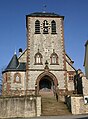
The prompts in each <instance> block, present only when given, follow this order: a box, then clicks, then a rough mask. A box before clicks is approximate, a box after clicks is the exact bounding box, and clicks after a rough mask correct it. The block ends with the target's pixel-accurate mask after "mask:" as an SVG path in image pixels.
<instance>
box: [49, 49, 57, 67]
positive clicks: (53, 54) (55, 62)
mask: <svg viewBox="0 0 88 119" xmlns="http://www.w3.org/2000/svg"><path fill="white" fill-rule="evenodd" d="M50 58H51V64H53V65H54V64H56V65H57V64H58V55H57V54H56V53H55V52H54V50H53V53H52V54H51V57H50Z"/></svg>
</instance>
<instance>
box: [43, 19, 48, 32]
mask: <svg viewBox="0 0 88 119" xmlns="http://www.w3.org/2000/svg"><path fill="white" fill-rule="evenodd" d="M43 34H48V22H47V21H46V20H44V22H43Z"/></svg>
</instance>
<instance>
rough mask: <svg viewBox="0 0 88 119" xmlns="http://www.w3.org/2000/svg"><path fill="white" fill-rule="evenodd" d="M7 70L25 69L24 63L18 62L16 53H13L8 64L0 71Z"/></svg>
mask: <svg viewBox="0 0 88 119" xmlns="http://www.w3.org/2000/svg"><path fill="white" fill-rule="evenodd" d="M7 71H26V63H24V62H19V61H18V58H17V55H16V54H14V56H13V57H12V59H11V61H10V63H9V64H8V66H7V67H6V69H5V70H4V71H3V72H2V73H4V72H7Z"/></svg>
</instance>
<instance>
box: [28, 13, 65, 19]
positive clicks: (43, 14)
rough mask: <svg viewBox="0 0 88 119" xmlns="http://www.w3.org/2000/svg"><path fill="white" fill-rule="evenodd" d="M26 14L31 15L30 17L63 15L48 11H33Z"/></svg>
mask: <svg viewBox="0 0 88 119" xmlns="http://www.w3.org/2000/svg"><path fill="white" fill-rule="evenodd" d="M26 16H31V17H62V18H64V16H60V15H59V14H55V13H50V12H34V13H31V14H29V15H26Z"/></svg>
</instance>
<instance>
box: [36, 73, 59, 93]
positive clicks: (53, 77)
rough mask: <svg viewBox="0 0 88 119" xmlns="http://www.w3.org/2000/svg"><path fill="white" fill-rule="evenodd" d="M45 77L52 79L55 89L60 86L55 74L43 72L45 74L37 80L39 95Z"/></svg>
mask: <svg viewBox="0 0 88 119" xmlns="http://www.w3.org/2000/svg"><path fill="white" fill-rule="evenodd" d="M45 76H48V77H50V79H51V80H52V82H53V83H54V86H55V87H57V85H58V80H57V78H56V76H55V75H54V74H53V73H51V72H43V73H41V74H40V75H39V76H38V77H37V80H36V91H37V93H39V83H40V81H41V80H42V79H43V77H45Z"/></svg>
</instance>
